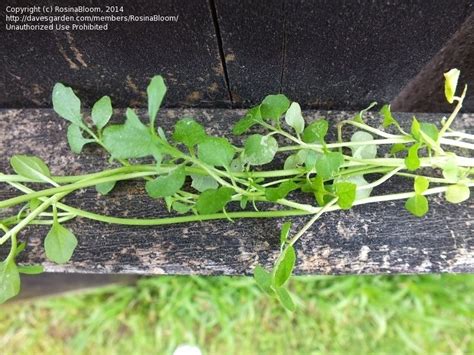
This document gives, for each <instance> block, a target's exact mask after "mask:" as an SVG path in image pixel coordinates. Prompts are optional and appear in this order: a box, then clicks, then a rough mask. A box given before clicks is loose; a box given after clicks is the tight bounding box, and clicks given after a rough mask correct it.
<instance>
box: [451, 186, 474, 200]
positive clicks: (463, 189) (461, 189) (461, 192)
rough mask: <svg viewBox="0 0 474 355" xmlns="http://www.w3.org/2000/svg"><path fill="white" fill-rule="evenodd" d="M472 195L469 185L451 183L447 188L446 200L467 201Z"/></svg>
mask: <svg viewBox="0 0 474 355" xmlns="http://www.w3.org/2000/svg"><path fill="white" fill-rule="evenodd" d="M470 195H471V190H470V189H469V187H468V186H466V185H462V184H456V185H450V186H448V189H447V190H446V194H445V196H446V200H447V201H449V202H451V203H461V202H463V201H466V200H467V199H468V198H469V196H470Z"/></svg>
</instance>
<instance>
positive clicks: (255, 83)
mask: <svg viewBox="0 0 474 355" xmlns="http://www.w3.org/2000/svg"><path fill="white" fill-rule="evenodd" d="M283 3H284V0H263V1H250V0H244V1H220V0H217V1H216V8H217V15H218V22H219V27H220V31H221V36H222V47H223V50H224V54H225V62H226V68H227V73H228V75H229V81H230V89H231V91H232V98H233V103H234V106H235V107H249V106H251V105H254V104H256V103H258V102H260V101H262V99H263V97H264V96H265V95H268V94H269V93H275V92H279V91H280V89H281V75H282V63H283V53H284V48H283V39H284V38H283V35H284V16H283V14H284V12H283V11H284V8H283Z"/></svg>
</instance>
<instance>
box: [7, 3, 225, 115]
mask: <svg viewBox="0 0 474 355" xmlns="http://www.w3.org/2000/svg"><path fill="white" fill-rule="evenodd" d="M6 5H9V6H13V7H14V6H33V5H36V6H43V5H53V6H56V5H60V6H64V7H67V6H78V5H79V4H78V3H77V1H74V0H65V1H61V3H60V4H58V2H57V1H53V0H41V1H35V2H32V1H29V0H12V1H9V2H8V4H5V6H2V8H1V9H0V28H1V30H0V31H1V36H0V48H1V53H2V55H1V58H0V61H1V65H0V76H1V77H2V79H1V80H0V107H2V108H26V107H30V108H37V107H51V100H50V99H51V92H50V88H51V87H52V86H53V85H54V83H56V82H58V81H61V82H64V83H66V84H69V85H72V86H73V87H74V88H75V89H76V90H77V92H78V95H79V96H80V97H81V99H83V102H84V104H85V106H86V107H91V105H92V104H93V103H94V100H95V99H97V98H99V97H100V96H102V95H110V96H111V98H112V101H113V103H114V105H115V106H117V107H127V106H134V107H137V106H140V107H146V92H145V89H146V86H147V84H148V81H149V79H150V77H152V76H153V75H156V74H162V75H163V76H164V77H165V78H166V80H167V84H168V86H169V89H170V90H169V91H168V94H167V98H166V100H165V102H164V103H165V104H166V105H168V106H170V107H173V106H179V107H182V106H196V105H200V106H202V107H206V106H207V107H211V106H212V107H228V106H229V104H230V101H229V95H228V89H227V87H226V85H225V80H224V75H223V69H222V62H221V58H220V56H219V49H218V43H217V40H216V34H215V30H214V24H213V19H212V16H211V12H210V8H209V3H208V0H197V1H187V2H177V1H174V0H163V1H148V0H137V1H124V0H119V1H115V0H114V1H111V0H107V1H102V0H91V1H88V2H87V4H81V5H85V6H88V7H95V6H101V8H102V9H103V12H102V13H99V14H97V13H92V14H90V13H78V14H75V13H66V15H74V16H75V15H114V16H130V15H136V16H141V15H147V16H152V15H161V16H169V15H171V16H179V17H178V21H177V22H165V21H157V22H150V21H134V22H133V21H127V22H124V21H108V22H107V21H106V22H100V21H93V22H90V23H92V24H108V26H109V28H108V30H107V31H87V30H82V31H79V30H70V31H62V30H54V31H38V30H37V31H6V30H5V19H6V17H5V15H6V14H7V13H6ZM106 5H113V6H123V8H124V12H117V13H105V11H106V8H105V7H106ZM9 15H11V13H9ZM43 15H57V13H46V14H45V13H36V14H34V16H43ZM78 23H79V24H82V23H89V22H87V21H83V22H78ZM17 24H21V23H20V22H18V23H17Z"/></svg>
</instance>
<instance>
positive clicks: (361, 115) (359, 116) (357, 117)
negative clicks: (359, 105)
mask: <svg viewBox="0 0 474 355" xmlns="http://www.w3.org/2000/svg"><path fill="white" fill-rule="evenodd" d="M375 105H377V102H375V101H374V102H371V103H370V105H369V106H368V107H366V108H364V109H363V110H361V111H359V113H358V114H357V115H355V116H354V118H353V120H354V121H356V122H359V123H364V114H365V113H366V112H367V111H369V110H370V109H371V108H372V107H374V106H375Z"/></svg>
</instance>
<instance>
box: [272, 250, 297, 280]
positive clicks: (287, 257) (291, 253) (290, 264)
mask: <svg viewBox="0 0 474 355" xmlns="http://www.w3.org/2000/svg"><path fill="white" fill-rule="evenodd" d="M295 261H296V253H295V248H293V246H288V247H287V248H286V249H285V250H284V251H283V254H282V255H281V256H280V258H279V261H278V262H277V265H276V269H275V279H274V282H275V286H276V287H280V286H283V285H284V284H285V283H286V282H287V281H288V279H289V278H290V276H291V273H292V272H293V268H294V267H295Z"/></svg>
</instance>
